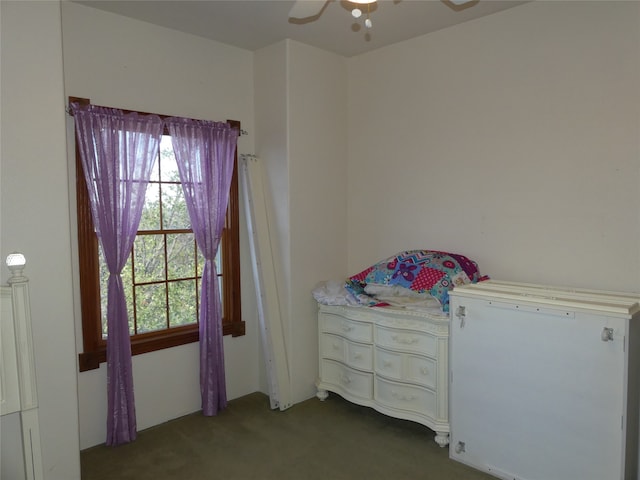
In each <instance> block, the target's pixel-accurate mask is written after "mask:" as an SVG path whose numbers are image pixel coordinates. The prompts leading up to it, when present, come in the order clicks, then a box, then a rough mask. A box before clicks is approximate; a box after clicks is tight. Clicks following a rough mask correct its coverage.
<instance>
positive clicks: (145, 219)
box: [138, 183, 160, 230]
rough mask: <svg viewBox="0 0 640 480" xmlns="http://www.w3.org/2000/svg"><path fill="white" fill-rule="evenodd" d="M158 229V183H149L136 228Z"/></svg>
mask: <svg viewBox="0 0 640 480" xmlns="http://www.w3.org/2000/svg"><path fill="white" fill-rule="evenodd" d="M159 229H160V184H159V183H149V185H147V192H146V194H145V199H144V208H143V209H142V217H140V226H139V227H138V230H159Z"/></svg>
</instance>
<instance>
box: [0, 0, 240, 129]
mask: <svg viewBox="0 0 640 480" xmlns="http://www.w3.org/2000/svg"><path fill="white" fill-rule="evenodd" d="M0 1H1V0H0ZM72 103H77V104H79V105H93V104H92V103H91V100H89V99H88V98H82V97H69V105H68V106H67V107H65V109H64V110H65V112H67V115H69V116H71V117H73V111H72V110H71V104H72ZM94 106H95V107H100V108H114V107H103V106H101V105H94ZM117 110H122V111H123V112H124V113H139V114H141V115H158V116H159V117H160V118H169V117H173V116H175V115H162V114H159V113H149V112H140V111H138V110H126V109H124V108H118V109H117ZM232 121H234V120H227V123H229V122H232ZM238 123H240V122H238ZM239 133H240V136H243V135H249V132H247V131H246V130H245V129H243V128H241V129H240V130H239Z"/></svg>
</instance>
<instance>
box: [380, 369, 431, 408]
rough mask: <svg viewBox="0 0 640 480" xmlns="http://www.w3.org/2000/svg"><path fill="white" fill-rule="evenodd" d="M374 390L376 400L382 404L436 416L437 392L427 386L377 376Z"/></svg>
mask: <svg viewBox="0 0 640 480" xmlns="http://www.w3.org/2000/svg"><path fill="white" fill-rule="evenodd" d="M374 392H375V395H374V396H375V400H376V401H377V402H378V403H380V404H381V405H385V406H387V407H389V408H394V409H398V410H405V411H408V412H415V413H418V414H420V415H426V416H428V417H431V418H435V416H436V394H435V392H433V391H431V390H428V389H426V388H421V387H417V386H414V385H407V384H403V383H396V382H392V381H390V380H386V379H384V378H382V377H376V378H375V389H374Z"/></svg>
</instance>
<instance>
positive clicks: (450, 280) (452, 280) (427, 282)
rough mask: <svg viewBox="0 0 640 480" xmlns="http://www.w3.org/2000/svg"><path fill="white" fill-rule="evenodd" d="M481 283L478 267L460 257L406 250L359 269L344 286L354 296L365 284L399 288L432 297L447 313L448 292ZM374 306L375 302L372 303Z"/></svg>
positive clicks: (360, 292) (359, 294) (357, 294)
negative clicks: (397, 286)
mask: <svg viewBox="0 0 640 480" xmlns="http://www.w3.org/2000/svg"><path fill="white" fill-rule="evenodd" d="M479 280H481V277H480V271H479V270H478V265H477V264H476V263H475V262H474V261H472V260H469V259H468V258H467V257H465V256H463V255H458V254H455V253H447V252H439V251H435V250H410V251H406V252H401V253H399V254H397V255H394V256H393V257H390V258H387V259H386V260H384V261H382V262H378V263H376V264H375V265H373V266H371V267H369V268H367V269H366V270H363V271H362V272H360V273H358V274H357V275H353V276H352V277H349V278H348V279H347V283H346V285H345V287H346V288H347V290H349V291H350V292H351V293H353V294H354V295H355V296H356V297H358V298H360V297H361V296H362V294H363V293H364V287H366V285H368V284H378V285H400V286H401V287H405V288H409V289H411V290H414V291H416V292H420V293H422V292H427V293H429V294H431V295H432V296H433V297H434V298H436V299H437V300H438V301H439V302H440V305H442V310H443V311H444V312H448V311H449V291H450V290H452V289H453V288H454V287H455V286H456V285H462V284H465V283H476V282H478V281H479ZM371 303H372V304H375V300H372V302H371Z"/></svg>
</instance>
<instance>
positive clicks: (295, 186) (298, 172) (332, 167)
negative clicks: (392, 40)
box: [255, 40, 347, 403]
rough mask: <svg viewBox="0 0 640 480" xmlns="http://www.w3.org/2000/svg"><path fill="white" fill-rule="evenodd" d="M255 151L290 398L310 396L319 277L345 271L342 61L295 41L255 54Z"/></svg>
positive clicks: (314, 369) (315, 361)
mask: <svg viewBox="0 0 640 480" xmlns="http://www.w3.org/2000/svg"><path fill="white" fill-rule="evenodd" d="M255 74H256V77H255V78H256V82H255V88H256V128H257V130H258V131H259V135H258V137H257V139H256V153H257V154H258V155H259V157H260V159H261V161H262V162H263V164H264V167H265V170H266V177H267V179H268V182H269V184H270V192H271V195H272V200H273V204H274V207H275V211H274V212H273V214H274V217H275V219H274V222H273V225H274V227H275V228H274V232H272V237H273V238H272V242H273V243H274V245H275V247H274V248H275V249H276V252H275V257H276V262H277V270H278V274H279V276H280V278H281V283H280V285H279V287H283V288H279V292H278V293H279V296H280V299H279V300H280V306H281V309H282V318H283V321H284V322H285V325H286V340H287V345H288V352H287V354H288V361H289V368H290V375H291V396H292V400H293V402H294V403H295V402H300V401H302V400H305V399H307V398H309V397H311V396H313V395H314V394H315V387H314V382H315V380H316V377H317V374H318V340H317V321H316V306H315V302H314V300H313V297H312V296H311V290H312V289H313V287H314V286H315V285H316V283H317V282H318V281H320V280H328V279H331V278H340V277H343V276H345V274H346V243H345V241H344V240H345V238H346V209H345V206H346V193H347V192H346V177H345V174H346V163H347V135H346V104H347V102H346V62H345V59H344V58H342V57H339V56H337V55H334V54H332V53H328V52H324V51H322V50H319V49H317V48H313V47H309V46H307V45H303V44H301V43H299V42H294V41H289V40H287V41H284V42H280V43H278V44H275V45H272V46H270V47H267V48H264V49H262V50H260V51H258V52H256V56H255Z"/></svg>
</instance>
